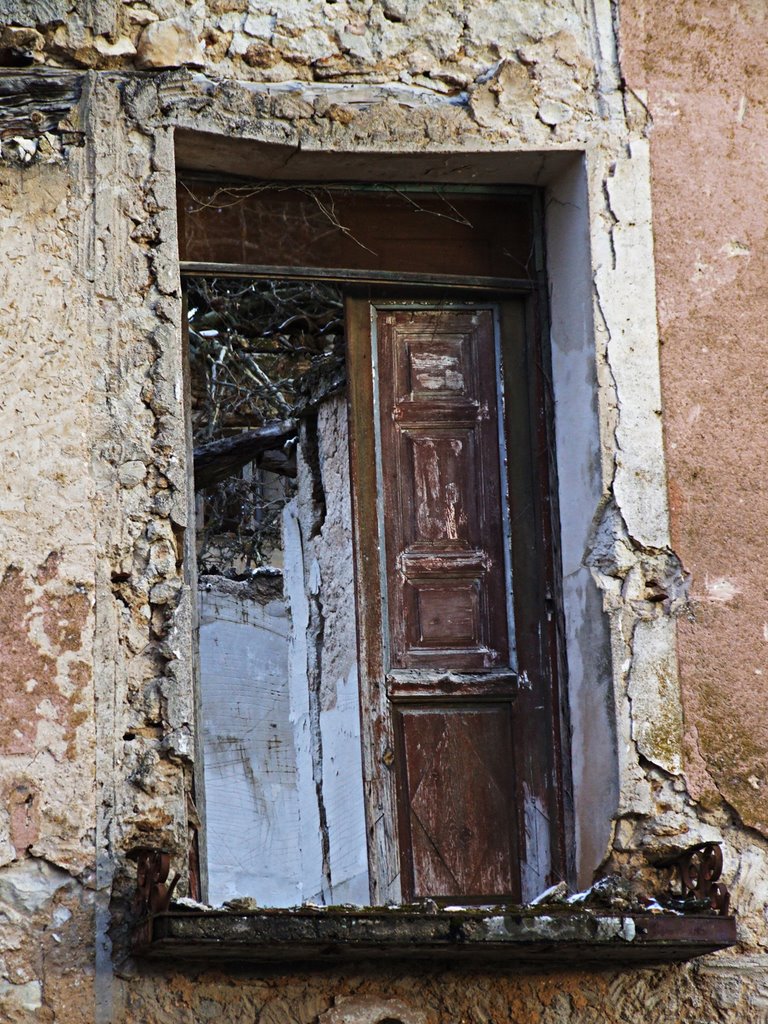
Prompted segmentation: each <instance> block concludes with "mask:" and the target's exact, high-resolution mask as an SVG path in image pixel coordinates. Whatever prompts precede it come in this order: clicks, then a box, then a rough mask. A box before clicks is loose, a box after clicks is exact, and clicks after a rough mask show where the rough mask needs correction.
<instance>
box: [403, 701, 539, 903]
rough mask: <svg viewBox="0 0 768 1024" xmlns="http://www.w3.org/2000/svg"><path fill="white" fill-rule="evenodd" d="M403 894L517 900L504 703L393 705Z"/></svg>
mask: <svg viewBox="0 0 768 1024" xmlns="http://www.w3.org/2000/svg"><path fill="white" fill-rule="evenodd" d="M396 721H397V731H398V737H399V743H398V747H399V751H398V754H399V757H398V760H399V761H400V762H401V769H402V786H401V789H402V796H403V799H404V803H405V805H406V810H405V813H404V814H403V815H402V817H403V846H404V851H405V856H404V858H403V874H404V879H405V889H406V891H407V892H408V894H409V897H410V898H413V899H419V898H423V897H426V896H430V897H438V898H440V897H442V898H443V899H460V900H463V901H465V902H466V901H472V900H487V899H489V898H491V899H493V898H498V899H510V900H515V901H517V900H519V898H520V888H519V883H518V877H519V871H518V865H517V860H518V857H517V842H516V814H515V801H514V794H513V792H512V791H511V783H512V780H513V779H514V760H513V756H512V728H511V706H510V705H509V704H479V705H478V704H474V705H473V702H472V701H469V700H468V701H465V702H463V703H457V704H453V705H449V706H445V707H431V706H412V705H403V706H400V707H397V708H396Z"/></svg>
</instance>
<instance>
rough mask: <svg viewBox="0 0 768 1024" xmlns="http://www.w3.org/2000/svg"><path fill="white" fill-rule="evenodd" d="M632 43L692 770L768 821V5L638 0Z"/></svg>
mask: <svg viewBox="0 0 768 1024" xmlns="http://www.w3.org/2000/svg"><path fill="white" fill-rule="evenodd" d="M621 42H622V63H623V69H624V74H625V76H626V80H627V84H628V86H629V87H630V88H631V89H633V90H635V91H638V92H639V93H640V95H641V97H643V98H644V93H645V92H647V102H648V106H649V109H650V113H651V117H652V129H651V159H652V196H653V204H654V218H653V224H654V235H655V247H656V272H657V284H658V317H659V328H660V335H661V343H662V349H661V365H662V387H663V398H664V423H665V437H666V457H667V465H668V472H669V494H670V503H671V512H672V536H673V545H674V547H675V549H676V551H677V553H678V555H679V556H680V557H681V558H682V560H683V563H684V565H685V567H686V569H687V570H688V572H690V574H691V598H692V602H691V605H692V613H691V616H690V619H689V620H688V621H685V620H682V621H681V624H680V632H679V638H680V639H679V644H680V663H681V676H682V686H683V694H684V710H685V724H686V758H687V763H686V772H687V775H688V778H689V783H690V786H691V788H692V791H693V793H694V795H696V796H698V797H699V798H700V799H702V800H704V801H705V802H712V801H713V800H717V796H718V792H719V794H720V796H722V797H724V798H725V800H726V801H727V802H729V803H730V804H731V805H732V806H733V807H734V808H735V809H736V810H737V812H738V814H739V815H740V816H741V818H742V819H743V820H744V821H745V822H746V823H747V824H750V825H753V826H755V827H757V828H759V829H760V830H761V831H763V832H768V799H766V796H768V794H767V793H766V788H768V770H767V769H768V586H767V584H766V569H767V568H768V531H767V530H766V524H767V523H768V480H766V469H767V460H766V439H767V438H768V404H767V403H766V387H767V384H768V380H767V378H768V294H767V291H766V282H767V281H768V253H767V252H766V229H767V228H768V203H767V197H768V150H767V149H766V138H768V65H767V64H766V60H765V53H766V46H767V45H768V8H766V6H765V5H764V4H763V3H761V2H758V0H751V2H750V0H741V2H738V3H724V2H720V3H713V2H711V0H675V2H672V3H659V2H657V0H635V2H628V3H625V4H622V5H621Z"/></svg>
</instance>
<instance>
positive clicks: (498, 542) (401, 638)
mask: <svg viewBox="0 0 768 1024" xmlns="http://www.w3.org/2000/svg"><path fill="white" fill-rule="evenodd" d="M179 219H180V238H181V256H182V267H183V269H184V271H185V272H186V273H201V272H209V273H211V272H214V273H217V274H219V275H222V274H236V273H239V274H243V273H245V274H249V275H250V277H251V280H254V281H260V280H261V281H263V280H268V279H270V278H271V279H282V280H283V281H291V280H293V281H303V282H312V281H325V280H330V281H333V282H334V285H335V287H338V288H339V289H340V291H341V293H342V294H343V296H344V303H345V315H344V339H345V348H346V366H347V392H348V404H349V434H348V436H349V456H350V465H351V485H350V489H351V504H352V509H353V525H354V529H353V534H354V564H355V584H354V590H355V598H356V599H355V600H353V595H352V593H349V594H348V595H347V601H346V611H345V613H346V615H347V618H348V619H350V618H351V621H352V622H353V623H354V626H355V630H354V631H355V634H356V638H357V651H358V658H357V659H356V662H357V663H356V665H355V669H356V673H355V674H356V677H357V678H356V685H357V686H359V706H360V722H361V726H360V734H361V741H362V746H361V760H362V769H361V774H362V780H358V779H351V778H350V779H344V778H342V779H341V782H340V785H339V787H338V794H340V795H341V797H342V798H343V796H344V794H345V793H346V794H348V795H349V796H350V798H351V802H352V803H354V794H355V793H357V794H360V795H359V799H360V801H361V803H362V807H361V809H360V820H363V816H364V821H365V826H364V827H365V830H366V835H367V843H366V844H365V845H366V846H367V857H368V870H367V871H366V873H365V874H366V877H365V884H364V888H365V889H366V890H367V894H368V899H369V900H370V902H371V903H373V904H378V903H384V902H387V901H389V900H395V901H401V900H406V901H413V900H417V899H420V898H425V897H431V898H435V899H438V900H445V901H451V902H454V901H460V902H464V903H471V902H488V901H496V900H508V901H510V902H519V901H520V900H526V899H530V898H532V897H533V896H535V895H536V894H537V893H538V892H539V891H541V890H542V889H543V888H545V887H546V885H548V884H551V882H552V881H555V880H557V879H559V878H562V877H566V876H567V875H568V874H569V870H570V865H569V854H568V850H569V845H570V844H569V842H568V835H569V827H568V807H569V798H568V792H569V787H568V771H567V758H566V757H565V756H564V754H563V750H562V743H563V736H564V735H566V732H565V729H564V721H565V709H564V706H563V689H562V668H561V649H562V648H561V644H560V643H559V630H560V622H561V615H560V608H559V602H558V593H559V588H558V572H557V566H558V555H557V521H556V509H555V508H554V503H553V495H554V493H555V491H554V465H553V461H552V458H551V454H550V453H551V451H552V444H551V435H552V424H551V416H552V408H551V405H552V402H551V395H550V393H549V390H548V384H547V381H548V373H547V352H546V346H545V344H544V343H543V338H544V335H545V326H546V319H545V304H544V295H545V291H544V280H543V269H542V268H543V257H542V252H541V244H540V237H541V233H540V212H539V197H538V194H537V193H536V191H535V190H531V189H510V190H496V191H495V192H494V193H491V194H489V193H488V192H483V191H479V190H472V189H463V190H462V189H445V190H442V191H440V192H435V191H433V190H425V189H421V188H418V187H413V186H403V187H399V188H391V187H382V188H367V189H359V188H350V187H349V186H345V187H339V188H332V187H329V186H321V187H317V186H299V187H296V186H287V185H272V186H267V185H261V184H259V185H254V184H253V183H248V184H244V185H226V186H222V185H221V184H220V183H209V182H205V181H187V182H185V187H184V188H183V189H181V190H180V211H179ZM302 429H305V430H306V425H305V427H303V428H302ZM311 429H314V430H317V420H315V421H314V425H313V426H312V427H311ZM345 457H346V453H345ZM284 529H285V527H284ZM350 579H351V577H350ZM305 582H306V581H305ZM309 589H310V590H311V585H310V586H309ZM350 590H351V583H350ZM355 609H356V615H355ZM289 629H291V630H295V629H296V616H295V615H294V614H293V613H291V624H290V626H289ZM294 646H295V645H294ZM322 663H323V658H322V651H321V652H320V658H319V662H318V664H319V668H318V671H319V672H320V675H321V676H322ZM289 674H290V673H289ZM278 677H279V672H278ZM279 682H280V680H279V678H278V679H277V680H275V679H273V680H272V681H271V684H270V685H272V686H274V685H275V684H276V683H277V686H278V689H279ZM260 685H262V686H263V685H264V684H263V681H261V682H260V681H259V679H258V678H254V679H253V680H252V686H253V687H254V690H255V691H256V690H258V688H259V686H260ZM285 685H286V687H287V686H288V681H287V679H286V684H285ZM312 685H313V686H314V687H315V688H316V690H317V692H318V693H320V692H322V686H323V680H322V678H321V679H319V680H318V679H315V680H314V683H313V684H312ZM254 700H255V701H257V698H256V697H254ZM310 703H311V702H310ZM319 733H320V735H321V736H322V728H321V729H320V730H319ZM336 738H337V739H338V736H337V737H336ZM346 741H347V742H348V741H349V736H347V737H346ZM331 745H332V744H331ZM325 754H326V755H327V754H328V747H326V750H325ZM314 757H315V769H316V770H315V777H314V778H313V783H314V785H315V788H316V789H317V783H318V780H317V777H316V776H317V763H316V759H317V751H315V753H314ZM251 767H253V766H251ZM337 768H338V763H336V764H335V765H334V767H333V771H336V770H337ZM321 775H322V776H323V778H325V779H326V780H327V778H328V776H327V775H326V773H325V771H324V770H322V771H321ZM360 781H362V786H360ZM338 794H337V795H338ZM321 795H322V794H321ZM274 799H275V800H277V801H278V802H279V801H280V800H281V799H282V798H281V797H280V795H279V794H277V796H276V797H275V798H274ZM318 801H319V814H318V815H317V816H316V818H315V827H316V830H317V837H316V840H315V839H313V838H312V837H311V836H308V835H305V837H304V838H305V841H306V842H308V843H309V844H310V845H312V844H314V845H315V854H314V859H315V861H316V862H317V863H319V864H320V872H319V876H318V877H320V876H322V878H321V883H320V884H319V885H317V886H316V885H315V884H314V883H313V882H311V881H307V879H303V880H302V882H301V884H300V885H298V886H297V887H295V888H294V890H293V892H294V898H293V899H292V898H291V896H290V894H287V893H286V892H285V891H282V892H281V894H280V896H279V897H275V898H274V900H273V899H270V898H269V896H268V894H267V897H266V898H265V897H264V894H263V893H253V894H252V895H255V896H257V898H258V899H259V901H260V902H273V901H274V902H284V903H287V904H290V903H296V902H301V901H302V899H312V900H314V901H320V902H330V901H334V902H338V901H339V900H340V899H344V898H347V897H349V896H350V895H351V898H352V901H353V902H360V901H363V900H361V896H360V892H361V886H362V881H361V878H359V877H358V878H357V880H356V882H355V883H354V884H352V885H350V886H346V887H345V884H341V885H340V886H334V884H333V883H334V879H333V872H332V870H330V867H329V860H331V859H332V858H333V853H332V852H331V851H330V850H329V842H330V836H331V835H332V833H329V831H328V821H327V820H326V821H325V822H323V821H322V820H321V819H322V811H323V801H322V800H320V796H318ZM209 803H210V801H209ZM350 808H351V803H350ZM327 809H328V808H327V805H326V806H325V811H326V813H327ZM287 810H288V804H287V803H286V804H285V806H283V807H278V808H275V807H274V806H273V807H272V808H271V812H272V813H273V814H278V815H280V814H283V813H285V812H287ZM313 813H314V812H313ZM210 816H211V813H210V810H209V820H210ZM352 818H354V815H353V814H351V815H350V819H352ZM310 831H311V829H310ZM243 852H244V853H245V856H246V858H251V859H253V858H258V857H259V856H260V853H259V851H258V850H250V851H243ZM318 858H319V860H318ZM311 873H312V872H310V874H311ZM290 888H291V887H290V885H289V886H288V889H289V890H290ZM243 894H244V893H242V892H240V895H243ZM245 894H246V895H247V893H245Z"/></svg>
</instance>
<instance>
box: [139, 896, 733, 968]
mask: <svg viewBox="0 0 768 1024" xmlns="http://www.w3.org/2000/svg"><path fill="white" fill-rule="evenodd" d="M736 941H737V940H736V921H735V918H734V917H732V916H729V917H724V916H720V915H716V914H709V913H707V914H685V915H679V914H673V913H670V912H663V913H623V912H616V911H613V912H612V911H610V910H606V911H595V910H588V909H585V908H579V909H574V908H572V907H568V908H553V907H546V908H544V907H508V908H493V909H488V908H482V909H479V908H477V909H473V908H464V907H462V908H456V909H439V910H437V911H436V912H433V913H428V912H425V911H424V910H422V909H420V908H414V907H403V908H373V909H370V910H367V909H358V908H354V909H351V908H346V907H340V908H334V907H331V908H327V909H317V910H316V909H312V908H299V909H296V910H261V909H259V910H252V911H247V912H242V911H227V910H196V909H188V908H185V907H183V906H181V905H172V906H171V908H170V909H169V910H168V911H166V912H163V913H157V914H153V915H150V916H149V917H147V918H145V919H144V920H143V921H142V922H140V923H139V925H138V926H137V928H136V929H135V932H134V943H133V952H134V955H136V956H140V957H142V958H143V959H149V960H152V961H171V962H173V963H181V962H197V963H205V964H213V963H217V964H224V963H233V964H234V963H251V964H269V963H276V962H279V963H281V964H286V963H303V964H317V965H320V964H333V963H334V962H347V963H349V962H350V961H355V960H357V961H362V960H370V959H377V960H378V959H389V960H403V959H408V960H412V959H419V960H422V961H424V960H432V961H437V962H441V963H447V962H453V963H454V964H455V965H457V966H458V965H461V964H477V963H478V962H481V963H483V964H490V963H497V964H504V965H507V966H511V967H539V968H546V967H550V968H551V967H560V966H568V965H578V966H579V967H592V968H598V967H604V968H608V969H610V968H612V967H614V966H616V965H631V966H648V965H655V964H661V963H671V962H679V961H684V960H690V959H692V958H694V957H697V956H702V955H703V954H705V953H712V952H714V951H715V950H718V949H724V948H726V947H728V946H732V945H734V944H735V943H736Z"/></svg>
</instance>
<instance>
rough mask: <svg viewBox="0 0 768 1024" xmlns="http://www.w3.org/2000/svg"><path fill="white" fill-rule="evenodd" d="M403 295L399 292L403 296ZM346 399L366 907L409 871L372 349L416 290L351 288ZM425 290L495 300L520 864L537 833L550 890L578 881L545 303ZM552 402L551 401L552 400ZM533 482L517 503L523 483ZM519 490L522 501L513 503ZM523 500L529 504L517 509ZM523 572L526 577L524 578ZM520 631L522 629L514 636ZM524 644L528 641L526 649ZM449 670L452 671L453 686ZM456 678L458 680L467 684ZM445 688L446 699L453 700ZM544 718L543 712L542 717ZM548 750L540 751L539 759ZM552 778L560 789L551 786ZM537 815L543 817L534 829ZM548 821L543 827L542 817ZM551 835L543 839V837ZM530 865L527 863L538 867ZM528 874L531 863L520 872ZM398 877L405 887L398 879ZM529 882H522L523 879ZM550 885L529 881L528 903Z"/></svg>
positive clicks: (396, 894)
mask: <svg viewBox="0 0 768 1024" xmlns="http://www.w3.org/2000/svg"><path fill="white" fill-rule="evenodd" d="M405 291H406V290H405V289H403V290H401V292H405ZM347 296H348V297H347V302H346V324H347V328H346V329H347V359H348V381H349V385H348V403H349V417H350V430H349V437H350V442H349V443H350V464H351V481H352V509H353V541H354V547H355V570H356V571H355V586H356V601H357V612H358V630H357V635H358V651H359V678H360V709H361V732H362V746H363V772H364V788H365V794H366V821H367V828H368V855H369V874H370V884H371V903H372V904H373V905H381V904H385V903H388V902H395V903H399V902H401V901H402V898H403V895H404V894H405V895H406V896H407V895H409V889H410V883H409V871H408V866H407V864H406V862H405V861H404V860H403V856H404V851H405V845H406V844H405V843H404V835H405V831H406V828H407V825H406V822H405V819H404V813H405V808H404V799H403V771H402V749H401V748H402V742H401V738H400V737H399V735H398V730H397V728H396V723H395V718H396V715H395V712H394V707H393V704H392V701H391V699H390V696H391V695H390V694H389V693H388V687H387V666H386V664H385V650H384V643H383V638H384V634H385V629H386V623H385V616H384V614H383V612H382V609H383V603H384V599H385V594H384V593H383V586H382V567H381V558H380V552H381V545H382V544H383V543H384V540H383V537H381V536H380V531H379V523H380V515H379V509H378V501H379V495H378V480H377V470H376V460H377V451H376V431H375V429H374V417H375V414H376V403H375V376H376V365H375V350H374V342H373V331H372V319H373V315H374V314H373V311H374V310H376V309H378V308H382V307H391V306H397V305H400V306H402V305H410V304H412V303H413V302H418V301H419V300H418V299H414V295H413V293H411V294H410V295H408V296H407V297H405V296H404V295H403V294H401V295H400V296H397V297H396V296H395V295H393V294H392V292H391V290H387V291H384V290H382V289H377V290H374V289H371V288H369V289H360V288H357V289H351V290H350V291H348V293H347ZM427 296H428V293H422V295H421V296H420V299H421V300H422V302H423V304H424V305H425V306H427V307H428V306H430V305H431V306H433V307H434V306H437V305H441V304H442V305H443V306H451V305H459V306H465V307H466V306H468V305H480V306H483V305H488V304H489V303H490V304H492V305H495V306H496V307H497V308H498V310H499V320H500V325H499V329H500V332H501V342H502V345H503V346H504V347H505V349H506V351H505V353H504V356H503V359H502V362H503V367H504V372H505V377H506V381H505V383H506V389H505V390H506V394H507V401H506V402H505V403H504V409H505V424H504V433H505V436H506V439H507V445H508V449H512V448H514V451H511V452H510V456H509V458H508V463H507V464H508V467H509V480H508V483H507V489H508V493H509V498H510V503H511V506H510V520H511V523H512V525H513V527H514V529H513V532H514V534H515V535H514V536H513V537H512V538H511V545H512V549H513V563H514V562H515V561H517V558H518V557H520V558H521V559H522V558H524V557H525V556H527V558H528V563H529V564H528V565H527V566H525V567H524V571H522V572H521V573H518V572H515V586H514V587H513V596H514V610H515V621H516V623H520V624H522V626H523V629H522V630H521V633H522V634H523V635H522V636H521V637H520V640H519V641H518V649H519V650H521V653H522V656H523V662H521V667H522V671H521V673H520V674H519V675H518V674H517V673H510V677H511V679H510V685H509V689H510V693H509V694H508V699H512V700H514V702H515V705H516V712H517V713H516V714H515V715H514V716H513V721H514V723H515V724H514V742H515V745H516V748H517V749H519V751H520V752H521V757H520V763H519V765H518V773H517V774H518V778H517V787H518V788H517V813H518V814H519V817H520V824H521V827H520V829H519V832H518V835H519V842H520V847H521V848H520V849H519V860H520V863H521V865H525V863H526V862H527V861H528V860H529V859H530V857H529V856H526V855H527V854H528V853H529V850H528V848H527V847H526V841H525V832H526V831H532V832H533V835H532V836H531V837H530V846H531V847H532V848H533V849H532V851H530V852H532V853H538V855H539V856H540V857H543V856H546V858H547V861H548V863H547V867H546V872H545V875H544V877H545V880H546V884H551V883H552V882H554V881H557V880H559V879H561V878H563V879H568V880H572V878H573V868H572V859H573V858H572V857H570V856H569V849H568V846H569V844H568V843H567V841H566V834H567V830H568V828H569V824H570V823H569V821H568V818H567V808H568V800H567V797H566V789H568V790H569V789H570V787H569V786H568V778H569V772H568V761H567V760H566V759H565V758H564V757H563V747H564V743H563V715H564V713H565V711H566V709H565V706H564V704H565V702H564V700H563V697H562V694H561V691H560V686H559V683H560V679H561V678H563V677H562V674H561V660H562V654H561V651H562V644H561V642H560V641H561V629H562V606H561V603H560V602H559V600H558V573H557V566H558V565H559V559H558V558H557V556H556V549H555V544H554V535H555V531H556V507H555V506H556V499H555V494H556V490H555V485H556V481H555V480H554V478H553V472H554V465H553V462H552V459H551V457H550V456H551V451H552V444H551V435H552V417H551V406H550V404H549V399H548V398H547V394H546V379H547V377H546V365H545V357H544V356H543V355H542V347H543V346H541V344H540V341H541V334H542V332H541V313H540V309H539V305H540V301H539V296H538V295H537V294H536V292H535V291H534V290H527V291H526V292H524V293H517V294H516V295H511V294H510V293H509V292H506V293H503V294H498V293H497V294H492V295H488V296H485V297H482V298H480V297H478V296H476V295H472V294H466V293H465V294H462V293H461V292H460V291H459V290H458V289H457V290H456V291H455V292H453V291H452V292H451V293H450V294H446V292H442V293H440V298H439V299H438V298H434V297H433V298H432V299H430V298H428V297H427ZM513 373H516V374H517V381H516V385H515V389H514V394H515V397H516V399H518V400H516V401H514V402H513V401H510V400H509V399H510V398H511V388H510V378H511V375H512V374H513ZM550 398H551V396H550ZM521 477H524V478H525V479H526V481H527V484H526V486H525V487H524V488H523V490H524V492H525V495H524V502H521V500H520V479H521ZM513 494H514V495H515V497H514V498H513ZM523 503H526V504H530V508H527V507H526V508H525V509H522V508H518V506H520V505H522V504H523ZM518 576H519V577H520V578H519V579H518ZM531 629H533V631H534V632H535V633H536V636H537V642H535V643H533V644H532V643H531V642H530V640H527V639H526V636H525V631H526V630H527V631H528V632H529V633H530V632H531ZM516 632H517V630H516ZM520 641H522V645H521V643H520ZM450 677H451V674H450V673H447V674H446V679H447V680H448V686H450ZM462 682H463V681H460V680H459V679H458V677H457V679H456V680H455V685H456V686H457V688H458V686H459V685H461V683H462ZM470 689H471V690H473V691H474V693H473V697H475V698H476V699H479V700H488V699H499V690H498V689H496V690H494V688H493V687H492V686H484V684H483V680H482V675H478V677H477V678H475V679H473V680H472V682H471V684H470ZM419 699H420V695H419V690H418V687H414V689H413V692H412V693H410V694H409V693H408V690H407V687H404V688H402V689H401V690H400V692H399V694H398V696H397V700H398V701H400V702H403V701H405V702H407V701H411V702H418V701H419ZM449 699H450V698H449V696H448V693H446V700H449ZM540 712H543V714H542V713H540ZM542 748H543V750H544V753H542ZM551 780H554V785H552V784H550V781H551ZM529 807H532V808H533V810H531V812H530V814H535V815H536V820H535V822H534V823H532V822H531V818H530V814H529V812H528V808H529ZM539 819H541V820H542V821H546V829H544V828H543V826H542V823H541V821H540V820H539ZM544 832H546V834H544ZM532 868H533V865H529V869H532ZM523 870H525V868H523ZM403 880H404V882H405V884H403ZM522 884H523V885H524V886H525V879H524V878H523V879H522ZM544 887H546V886H545V884H542V883H541V882H537V881H536V879H533V878H532V879H531V881H530V882H529V883H528V886H527V888H528V890H529V891H528V893H527V898H531V896H532V895H535V894H536V892H534V891H533V890H534V889H536V890H537V891H541V889H542V888H544Z"/></svg>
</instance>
